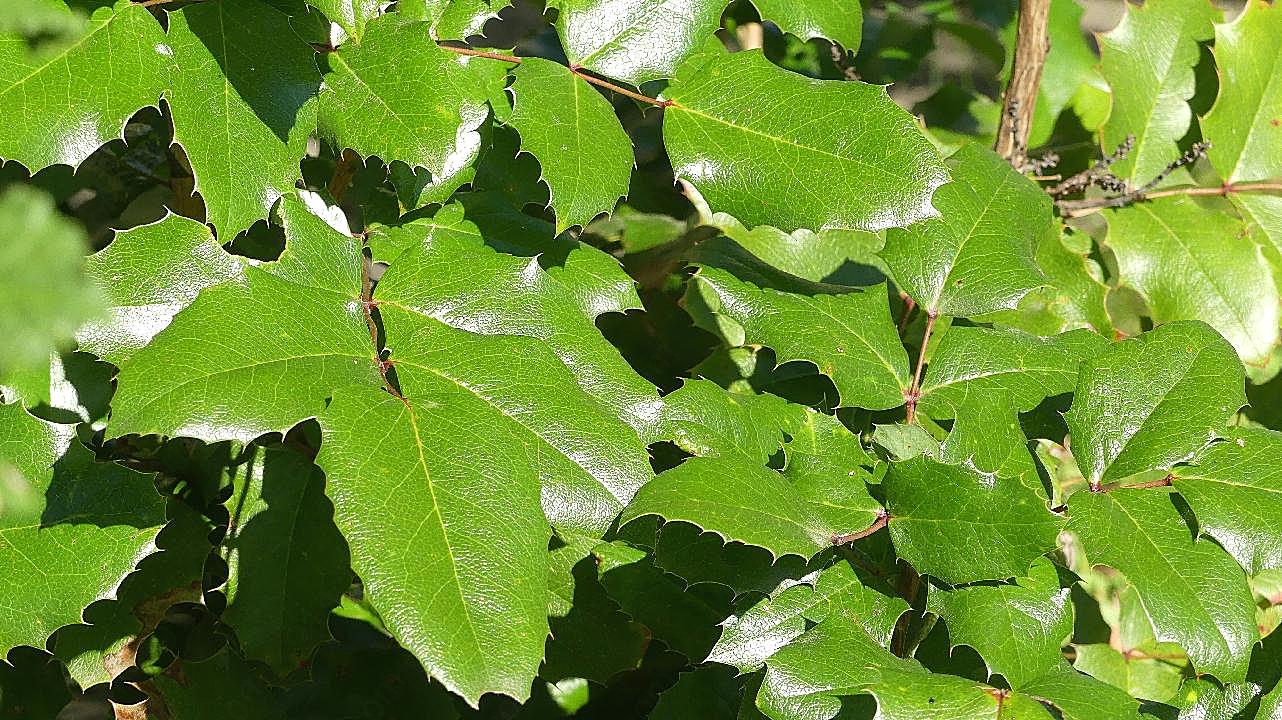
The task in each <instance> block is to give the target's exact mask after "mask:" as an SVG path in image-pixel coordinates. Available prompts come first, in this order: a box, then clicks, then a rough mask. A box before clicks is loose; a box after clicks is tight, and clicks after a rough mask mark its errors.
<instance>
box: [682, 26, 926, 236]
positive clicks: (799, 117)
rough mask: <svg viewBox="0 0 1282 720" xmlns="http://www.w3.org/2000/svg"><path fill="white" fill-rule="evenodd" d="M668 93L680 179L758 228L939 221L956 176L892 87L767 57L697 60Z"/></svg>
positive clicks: (874, 227) (756, 53)
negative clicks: (937, 195)
mask: <svg viewBox="0 0 1282 720" xmlns="http://www.w3.org/2000/svg"><path fill="white" fill-rule="evenodd" d="M695 65H697V67H695ZM664 97H665V98H667V99H668V100H671V101H672V102H673V103H675V104H673V105H671V106H669V107H667V108H666V109H665V110H664V111H663V112H664V119H663V140H664V145H665V147H666V148H667V151H668V155H669V156H670V157H671V159H672V166H673V169H674V171H675V172H676V176H677V178H678V179H683V180H686V181H688V182H690V183H691V184H692V185H694V187H695V188H697V189H698V190H699V192H700V193H702V195H703V197H704V198H706V199H707V201H708V203H709V204H710V205H711V207H712V209H713V210H716V211H724V212H728V213H729V214H731V215H733V216H735V217H737V218H739V220H741V221H742V222H744V223H745V224H746V225H748V226H756V225H772V226H774V227H777V228H780V229H782V230H784V231H788V232H790V231H793V230H796V229H798V228H807V229H810V230H813V231H816V232H818V231H819V230H822V229H825V228H850V229H860V230H880V229H883V228H888V227H896V226H902V225H907V224H909V223H912V222H915V221H918V220H921V219H923V218H926V217H930V216H932V215H934V214H935V212H934V209H933V208H932V206H931V195H932V194H933V193H934V191H935V188H937V187H939V186H940V185H942V184H943V183H945V182H946V181H947V180H948V177H949V174H948V170H947V169H945V168H944V166H943V164H942V163H941V162H940V161H939V158H938V156H937V154H936V152H935V150H934V148H932V147H931V145H930V143H929V142H928V141H927V140H926V138H925V137H924V136H923V135H922V134H921V132H920V131H919V130H918V129H917V127H916V124H915V123H914V122H913V119H912V118H911V117H910V116H909V115H908V114H907V113H906V112H904V111H903V110H902V109H900V108H899V107H898V106H896V105H895V103H894V102H893V101H891V99H890V97H889V95H887V94H886V90H885V88H883V87H880V86H876V85H866V84H864V83H860V82H845V81H835V80H812V79H810V78H806V77H803V76H801V75H797V74H794V73H790V72H788V71H787V70H784V69H782V68H779V67H778V66H775V65H773V64H771V63H770V61H768V60H767V59H766V58H765V56H764V55H762V54H761V53H760V52H759V51H749V52H741V53H734V54H730V55H718V56H714V57H712V58H710V59H707V60H706V62H702V63H694V62H693V61H692V63H691V66H689V67H687V68H684V69H683V71H682V73H681V75H680V76H679V77H678V79H677V80H675V81H674V82H673V83H672V85H670V86H669V87H668V89H667V90H666V91H665V93H664ZM803 97H804V98H805V102H798V98H803ZM838 118H839V119H840V120H839V121H836V122H834V120H835V119H838ZM785 198H786V200H785Z"/></svg>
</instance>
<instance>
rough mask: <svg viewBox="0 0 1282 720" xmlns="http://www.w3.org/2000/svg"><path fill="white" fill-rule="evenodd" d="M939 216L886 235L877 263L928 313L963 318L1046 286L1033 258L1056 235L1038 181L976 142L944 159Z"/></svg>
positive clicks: (1011, 304)
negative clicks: (945, 179) (947, 177)
mask: <svg viewBox="0 0 1282 720" xmlns="http://www.w3.org/2000/svg"><path fill="white" fill-rule="evenodd" d="M947 165H948V168H949V170H950V171H951V174H952V176H953V180H952V182H951V183H949V184H947V185H945V186H944V187H942V188H940V190H939V191H938V192H937V193H936V196H935V201H934V203H935V207H936V208H938V209H939V213H940V217H938V218H931V219H927V220H925V221H923V222H920V223H916V224H913V225H910V226H908V227H906V228H902V229H899V228H896V229H892V230H890V231H889V232H887V233H886V247H885V249H884V250H882V251H881V258H882V260H884V261H885V262H886V264H887V265H888V266H889V267H890V271H891V273H892V275H893V276H894V279H895V282H896V284H898V285H899V286H900V287H901V288H903V290H904V291H905V292H907V293H908V295H909V296H911V297H912V298H913V299H914V300H916V301H917V304H919V305H921V306H922V308H924V309H926V310H927V311H929V312H936V313H942V314H944V315H955V316H966V315H979V314H982V313H987V312H993V311H995V310H1001V309H1002V308H1013V307H1015V306H1016V305H1018V304H1019V300H1020V298H1022V297H1024V296H1025V295H1027V294H1028V292H1029V291H1030V290H1032V289H1033V288H1035V287H1037V286H1039V285H1042V284H1043V278H1042V274H1041V271H1039V270H1038V268H1037V265H1036V263H1035V262H1034V253H1035V252H1036V251H1037V246H1038V243H1040V242H1042V240H1043V238H1045V237H1047V236H1049V235H1052V234H1054V233H1056V228H1055V221H1054V218H1052V216H1051V200H1050V197H1049V196H1047V195H1046V193H1045V192H1044V191H1042V189H1041V188H1040V187H1038V186H1037V184H1036V183H1034V182H1033V181H1031V180H1029V179H1028V178H1026V177H1024V176H1023V175H1020V174H1019V173H1017V172H1015V170H1013V169H1012V168H1011V166H1010V164H1009V163H1007V162H1006V161H1005V160H1003V159H1002V158H1001V157H999V156H998V155H997V154H996V153H993V152H992V151H990V150H988V149H986V148H983V147H980V146H979V145H977V144H970V145H966V146H963V147H962V148H961V149H960V150H958V151H957V152H956V153H954V154H953V155H952V156H951V157H950V158H948V161H947Z"/></svg>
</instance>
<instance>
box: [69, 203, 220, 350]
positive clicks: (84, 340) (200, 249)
mask: <svg viewBox="0 0 1282 720" xmlns="http://www.w3.org/2000/svg"><path fill="white" fill-rule="evenodd" d="M244 268H245V265H244V261H243V260H242V259H240V258H238V257H236V256H234V255H229V254H228V253H227V252H226V251H224V250H223V249H222V248H221V247H220V246H219V244H218V243H217V242H216V241H215V240H214V236H213V233H211V232H210V230H209V226H207V225H205V224H204V223H200V222H196V221H195V220H191V219H189V218H185V217H182V216H180V215H167V216H165V217H164V218H163V219H161V220H159V221H158V222H154V223H151V224H150V225H143V226H141V227H136V228H132V229H129V230H123V231H121V232H118V233H116V237H115V239H113V240H112V241H111V244H110V245H108V246H107V247H106V248H104V249H102V250H100V251H98V252H97V253H95V254H93V255H91V256H89V259H88V260H87V261H86V263H85V271H86V273H87V274H88V275H89V277H91V278H93V280H94V282H95V283H97V285H98V287H99V288H100V289H101V291H102V293H103V294H104V295H106V296H107V298H108V308H109V313H110V315H109V316H108V317H107V318H106V319H103V320H101V321H94V322H90V323H88V324H86V325H84V326H83V327H81V328H80V330H79V331H77V332H76V339H77V340H78V341H79V342H80V349H81V350H85V351H87V352H91V353H93V354H95V355H97V356H98V357H100V358H102V359H103V360H108V361H110V362H112V363H115V364H116V365H120V364H121V363H122V362H123V361H124V360H126V359H128V358H129V356H130V355H132V354H133V353H134V352H135V351H136V350H138V349H139V348H141V347H144V346H145V345H146V344H147V343H149V342H151V339H152V338H153V337H155V336H156V333H158V332H160V331H161V330H164V329H165V327H167V326H168V325H169V323H170V322H171V321H172V320H173V318H174V316H175V315H177V314H178V312H179V311H180V310H182V309H183V308H185V307H187V306H188V305H190V304H191V302H192V300H195V299H196V296H197V295H198V294H199V293H200V291H201V290H204V289H205V288H207V287H210V286H212V285H217V284H219V283H223V282H227V281H229V280H234V279H236V278H239V277H240V276H241V275H242V274H243V273H244Z"/></svg>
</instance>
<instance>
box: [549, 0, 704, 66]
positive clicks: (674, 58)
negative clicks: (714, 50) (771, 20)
mask: <svg viewBox="0 0 1282 720" xmlns="http://www.w3.org/2000/svg"><path fill="white" fill-rule="evenodd" d="M555 6H556V7H557V9H558V10H559V11H560V15H558V16H557V21H556V29H557V34H558V35H560V36H561V45H562V47H564V48H565V55H566V57H567V58H568V59H569V61H570V62H571V63H572V64H574V65H578V66H580V67H585V68H587V69H589V70H592V71H594V72H597V73H600V74H601V75H606V76H609V77H613V78H618V79H619V80H623V81H625V82H628V83H631V84H633V85H640V84H641V83H644V82H649V81H650V80H659V79H661V78H668V77H672V75H673V73H674V72H675V71H676V69H677V68H678V67H679V66H680V65H681V62H682V61H683V60H685V59H686V58H687V57H690V56H691V55H693V54H694V53H695V51H697V50H698V49H699V48H700V47H702V46H703V44H704V41H705V40H709V39H711V38H713V33H715V32H716V31H717V28H718V27H720V25H721V12H722V11H723V10H725V7H726V2H725V0H623V2H610V1H607V0H555Z"/></svg>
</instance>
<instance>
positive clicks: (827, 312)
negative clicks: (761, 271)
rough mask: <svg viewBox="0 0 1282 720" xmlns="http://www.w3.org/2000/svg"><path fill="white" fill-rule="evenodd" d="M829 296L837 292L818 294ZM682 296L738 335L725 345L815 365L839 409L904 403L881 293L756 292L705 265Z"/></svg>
mask: <svg viewBox="0 0 1282 720" xmlns="http://www.w3.org/2000/svg"><path fill="white" fill-rule="evenodd" d="M828 289H836V288H823V289H821V290H820V291H819V292H823V291H824V290H828ZM689 292H691V293H698V294H699V299H700V300H701V301H702V303H703V305H704V306H705V307H707V308H709V310H711V311H712V312H714V313H717V314H720V315H722V316H725V317H727V318H729V319H731V320H733V321H734V322H735V323H736V324H737V325H738V326H739V327H740V328H742V332H743V336H742V337H740V338H728V340H730V344H732V345H742V344H747V343H752V344H762V345H768V346H770V347H771V348H773V349H774V351H775V353H776V356H777V358H778V360H779V362H787V361H790V360H809V361H811V362H813V363H815V365H817V366H818V368H819V371H820V372H821V373H823V374H825V375H829V376H830V377H832V379H833V382H834V383H835V384H836V386H837V390H838V392H840V393H841V404H842V405H847V406H855V407H864V408H869V409H872V410H885V409H888V408H893V407H898V406H899V405H902V404H903V402H904V391H905V390H906V389H907V388H908V385H909V382H910V380H909V377H908V353H907V351H905V350H904V347H903V345H902V344H901V343H900V341H899V334H898V332H897V331H896V330H895V325H894V322H893V321H892V320H891V318H890V309H889V304H888V303H887V299H886V290H885V286H883V285H875V286H873V287H871V288H868V289H866V290H861V291H860V290H854V291H849V292H844V293H842V294H837V295H830V294H818V293H816V294H807V295H803V294H799V293H791V292H780V291H778V290H775V289H772V288H761V287H757V286H755V285H753V284H750V283H748V282H744V281H742V280H740V279H738V278H736V277H735V276H734V275H731V274H730V273H728V272H726V271H724V270H722V269H720V268H715V267H708V266H704V267H702V268H701V269H700V271H699V274H698V275H696V276H695V278H694V279H693V280H692V281H691V289H690V291H689ZM689 302H690V301H689V300H688V299H687V306H688V305H689Z"/></svg>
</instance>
